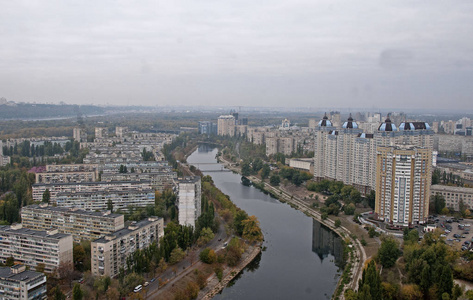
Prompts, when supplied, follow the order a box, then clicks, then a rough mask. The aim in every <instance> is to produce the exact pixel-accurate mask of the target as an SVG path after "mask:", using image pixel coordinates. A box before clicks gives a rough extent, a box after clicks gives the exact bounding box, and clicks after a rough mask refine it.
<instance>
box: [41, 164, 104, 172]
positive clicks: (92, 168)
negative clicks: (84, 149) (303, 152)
mask: <svg viewBox="0 0 473 300" xmlns="http://www.w3.org/2000/svg"><path fill="white" fill-rule="evenodd" d="M98 168H99V165H97V164H60V165H55V164H53V165H46V172H59V173H67V172H98Z"/></svg>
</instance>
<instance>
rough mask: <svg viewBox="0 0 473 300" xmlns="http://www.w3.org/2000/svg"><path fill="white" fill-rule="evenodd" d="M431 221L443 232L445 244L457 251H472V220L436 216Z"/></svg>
mask: <svg viewBox="0 0 473 300" xmlns="http://www.w3.org/2000/svg"><path fill="white" fill-rule="evenodd" d="M433 221H434V222H435V224H436V225H437V227H438V228H440V229H441V230H443V231H444V232H445V233H444V235H443V236H444V237H445V238H446V242H447V244H449V245H452V246H453V247H454V248H456V249H458V250H468V249H472V246H473V245H472V241H473V229H472V226H473V220H466V219H465V220H463V219H458V220H457V219H455V218H452V217H448V216H437V217H434V218H433Z"/></svg>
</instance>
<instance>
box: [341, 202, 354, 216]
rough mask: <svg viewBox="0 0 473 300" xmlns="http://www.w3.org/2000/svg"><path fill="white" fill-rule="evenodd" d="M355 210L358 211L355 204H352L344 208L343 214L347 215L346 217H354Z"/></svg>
mask: <svg viewBox="0 0 473 300" xmlns="http://www.w3.org/2000/svg"><path fill="white" fill-rule="evenodd" d="M355 209H356V207H355V204H353V203H350V204H348V205H345V206H344V207H343V212H344V213H345V215H348V216H350V215H353V214H354V213H355Z"/></svg>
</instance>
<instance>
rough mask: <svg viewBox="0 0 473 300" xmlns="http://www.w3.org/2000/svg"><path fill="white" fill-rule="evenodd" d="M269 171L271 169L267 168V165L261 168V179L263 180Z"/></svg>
mask: <svg viewBox="0 0 473 300" xmlns="http://www.w3.org/2000/svg"><path fill="white" fill-rule="evenodd" d="M270 171H271V168H270V167H269V165H268V164H264V165H263V168H262V169H261V178H262V179H263V180H264V179H265V178H267V177H268V176H269V173H270Z"/></svg>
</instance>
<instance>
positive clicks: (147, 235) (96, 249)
mask: <svg viewBox="0 0 473 300" xmlns="http://www.w3.org/2000/svg"><path fill="white" fill-rule="evenodd" d="M162 236H164V220H163V219H162V218H157V217H150V218H148V219H146V220H142V221H139V222H133V223H132V224H131V225H130V226H128V227H126V228H123V229H121V230H118V231H115V232H113V233H112V234H110V235H106V236H105V237H102V238H100V239H97V240H95V241H93V242H92V244H91V252H92V253H91V258H92V262H91V268H92V274H93V275H96V276H97V275H104V276H110V277H115V276H117V275H118V274H119V272H120V268H124V269H125V270H126V268H127V264H126V259H127V257H128V256H130V255H132V254H133V252H135V251H136V250H138V249H140V250H143V249H145V248H147V247H149V245H150V244H152V243H153V242H156V243H157V242H158V241H159V239H160V238H161V237H162Z"/></svg>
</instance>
